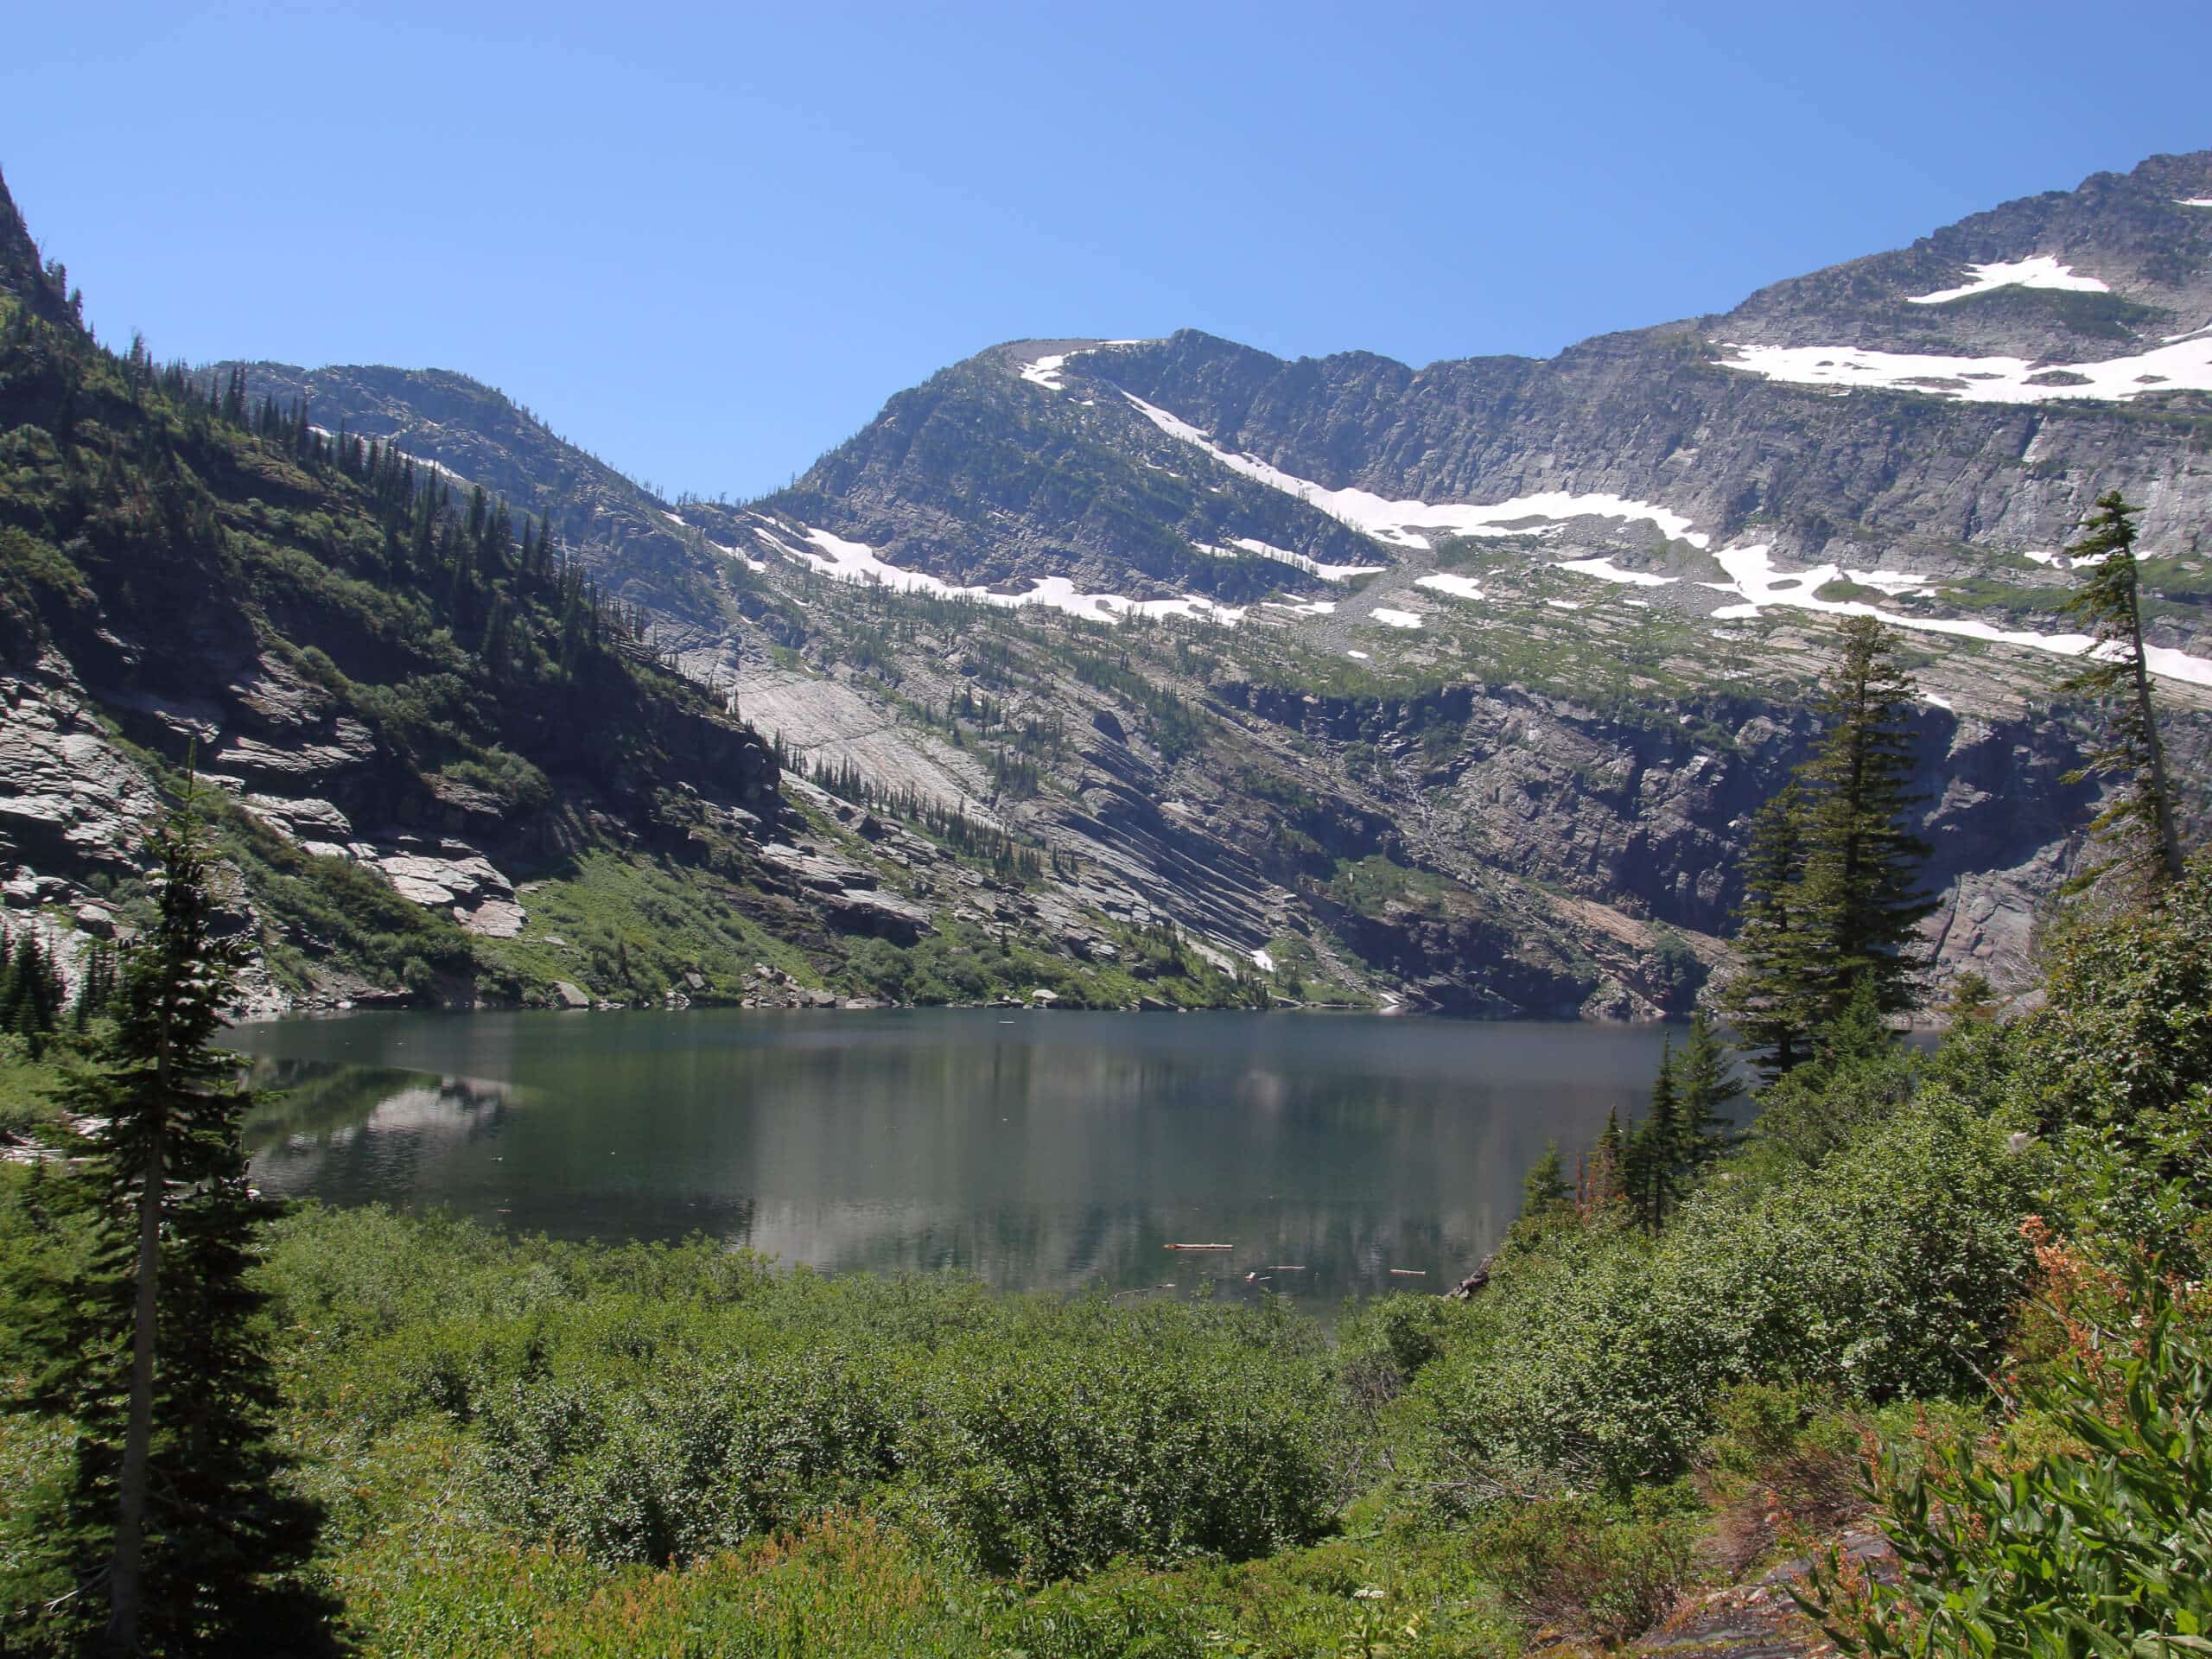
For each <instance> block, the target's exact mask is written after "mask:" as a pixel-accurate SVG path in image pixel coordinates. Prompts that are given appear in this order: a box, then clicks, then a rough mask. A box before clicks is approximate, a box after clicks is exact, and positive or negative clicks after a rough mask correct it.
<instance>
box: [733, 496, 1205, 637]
mask: <svg viewBox="0 0 2212 1659" xmlns="http://www.w3.org/2000/svg"><path fill="white" fill-rule="evenodd" d="M777 529H778V527H777V525H776V524H774V522H773V521H772V520H770V519H766V518H760V516H759V515H757V514H756V515H754V524H753V534H754V535H755V536H757V537H760V539H761V540H762V541H764V542H766V543H767V544H768V545H769V546H770V547H772V548H773V549H775V550H776V551H778V552H779V553H781V554H782V555H783V556H785V558H788V559H791V560H792V561H794V562H795V563H800V564H804V565H806V566H808V567H810V568H811V569H815V570H818V571H820V572H821V573H822V574H823V575H825V576H828V577H829V578H830V579H831V580H833V581H836V582H880V583H881V584H882V585H883V586H884V587H886V588H891V589H893V591H894V592H897V593H902V594H930V595H931V596H933V597H935V598H938V599H968V600H973V601H976V603H977V604H979V605H996V606H999V607H1003V608H1006V609H1009V610H1015V609H1020V608H1021V607H1024V606H1029V605H1045V606H1049V607H1051V608H1052V609H1053V610H1056V611H1065V612H1066V613H1068V614H1069V615H1070V616H1079V617H1083V618H1084V619H1085V620H1089V621H1092V622H1125V621H1127V620H1128V619H1129V618H1131V617H1133V616H1147V617H1150V616H1189V617H1198V618H1203V619H1204V620H1207V621H1210V622H1218V623H1221V624H1222V625H1223V626H1228V627H1234V626H1236V624H1237V623H1239V622H1241V621H1243V620H1244V610H1243V607H1237V606H1230V605H1217V604H1215V603H1214V602H1213V601H1211V600H1210V599H1200V598H1198V597H1196V596H1191V597H1187V598H1181V599H1143V600H1136V599H1126V598H1124V597H1122V595H1121V594H1082V593H1077V591H1076V587H1075V584H1074V583H1073V582H1070V581H1069V580H1068V579H1067V578H1066V577H1065V576H1039V577H1038V578H1036V579H1035V581H1034V582H1033V583H1032V584H1031V586H1030V588H1029V590H1028V592H1027V593H1021V594H1000V593H994V592H992V591H991V590H990V589H989V588H956V587H954V586H953V585H952V584H951V583H950V582H944V581H942V580H940V579H939V578H938V577H936V576H932V575H929V574H928V573H927V572H925V571H920V570H902V569H899V567H898V566H897V565H895V564H887V563H884V561H883V560H882V559H880V558H879V557H877V556H876V553H875V550H874V548H872V547H870V546H868V543H865V542H849V541H847V540H845V539H844V538H843V537H839V536H832V535H831V534H830V533H829V531H826V530H808V531H806V532H805V535H806V539H807V540H808V541H810V542H811V543H814V547H815V549H817V550H808V549H806V548H804V547H797V546H794V545H792V544H791V543H790V542H787V541H785V540H784V539H783V537H781V536H780V535H779V534H778V533H777Z"/></svg>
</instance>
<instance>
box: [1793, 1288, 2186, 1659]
mask: <svg viewBox="0 0 2212 1659" xmlns="http://www.w3.org/2000/svg"><path fill="white" fill-rule="evenodd" d="M2144 1290H2145V1294H2144V1296H2143V1299H2142V1300H2143V1306H2141V1308H2140V1310H2139V1318H2137V1319H2134V1320H2132V1321H2130V1322H2129V1323H2128V1324H2126V1325H2123V1326H2122V1327H2121V1328H2119V1329H2115V1330H2105V1331H2098V1332H2094V1335H2093V1338H2092V1340H2091V1341H2090V1343H2089V1344H2087V1345H2085V1346H2084V1347H2083V1348H2082V1349H2080V1350H2078V1351H2075V1353H2074V1354H2073V1355H2072V1356H2070V1361H2069V1363H2066V1364H2064V1365H2062V1366H2061V1367H2059V1368H2058V1370H2056V1372H2055V1373H2054V1375H2053V1376H2052V1377H2051V1379H2050V1382H2049V1383H2047V1384H2045V1385H2044V1386H2042V1387H2038V1388H2036V1389H2032V1390H2031V1391H2030V1392H2029V1394H2028V1396H2027V1397H2028V1400H2029V1402H2030V1403H2031V1404H2033V1405H2034V1406H2036V1407H2037V1408H2039V1409H2040V1410H2041V1411H2042V1412H2043V1413H2044V1414H2045V1415H2046V1416H2047V1417H2049V1418H2050V1420H2051V1423H2052V1425H2053V1426H2054V1427H2056V1429H2057V1430H2058V1431H2059V1433H2060V1434H2061V1435H2062V1436H2063V1438H2064V1439H2066V1440H2071V1441H2072V1442H2074V1443H2075V1444H2077V1445H2078V1446H2080V1447H2082V1450H2081V1451H2079V1452H2070V1451H2069V1452H2057V1453H2056V1454H2053V1455H2050V1456H2048V1457H2045V1458H2043V1459H2040V1460H2039V1461H2037V1462H2035V1463H2032V1464H2031V1465H2028V1466H2027V1467H2024V1468H2020V1469H2017V1470H2011V1471H2008V1470H2005V1469H2004V1468H2002V1467H1992V1466H1988V1465H1985V1464H1983V1463H1982V1462H1981V1461H1980V1459H1978V1458H1977V1456H1976V1454H1975V1451H1974V1446H1973V1445H1972V1443H1971V1442H1963V1443H1953V1444H1951V1445H1948V1446H1942V1447H1940V1448H1939V1449H1938V1450H1937V1451H1936V1454H1935V1456H1934V1457H1933V1459H1930V1460H1929V1461H1928V1462H1927V1464H1926V1465H1925V1466H1923V1467H1913V1466H1910V1465H1905V1464H1903V1463H1901V1462H1900V1461H1899V1460H1898V1459H1896V1458H1894V1457H1891V1458H1888V1459H1885V1461H1884V1463H1883V1465H1882V1466H1881V1470H1880V1472H1879V1474H1878V1477H1877V1478H1876V1481H1875V1483H1874V1485H1873V1489H1872V1490H1873V1492H1874V1493H1875V1494H1876V1495H1877V1496H1878V1497H1880V1498H1881V1499H1882V1501H1883V1504H1884V1507H1885V1518H1884V1523H1883V1529H1884V1531H1885V1533H1886V1534H1887V1535H1888V1537H1889V1539H1890V1541H1891V1544H1892V1545H1893V1546H1894V1548H1895V1549H1896V1552H1897V1564H1898V1568H1899V1573H1898V1578H1897V1582H1896V1583H1895V1584H1894V1585H1891V1584H1885V1583H1882V1582H1879V1581H1871V1580H1868V1579H1867V1578H1866V1576H1865V1575H1864V1574H1863V1573H1859V1572H1858V1571H1856V1570H1855V1569H1854V1568H1853V1567H1849V1566H1847V1564H1846V1563H1845V1562H1844V1561H1843V1560H1840V1558H1839V1557H1838V1556H1836V1555H1834V1554H1831V1555H1830V1556H1829V1558H1828V1559H1827V1561H1826V1562H1825V1563H1824V1564H1823V1565H1822V1566H1821V1567H1820V1568H1819V1569H1818V1570H1817V1572H1816V1573H1815V1577H1814V1579H1813V1580H1812V1582H1811V1584H1810V1586H1809V1588H1808V1592H1807V1594H1806V1596H1805V1598H1804V1600H1805V1605H1806V1606H1807V1607H1808V1611H1813V1612H1814V1613H1815V1615H1816V1616H1817V1617H1818V1618H1820V1619H1821V1624H1822V1625H1823V1627H1824V1628H1825V1629H1827V1631H1828V1632H1829V1634H1830V1635H1832V1636H1834V1637H1835V1638H1836V1639H1837V1641H1838V1642H1839V1643H1840V1645H1841V1646H1842V1647H1843V1649H1844V1650H1845V1651H1846V1652H1848V1653H1853V1654H1860V1655H1866V1656H1868V1659H1908V1656H1910V1659H1919V1656H1922V1655H1926V1654H1932V1653H1944V1654H1961V1655H1989V1656H1998V1655H2005V1656H2015V1655H2016V1656H2019V1659H2077V1656H2081V1659H2088V1656H2101V1655H2105V1654H2112V1655H2115V1656H2131V1659H2135V1656H2139V1659H2167V1656H2171V1659H2179V1656H2182V1655H2183V1654H2188V1653H2203V1652H2205V1651H2208V1650H2212V1356H2208V1355H2207V1353H2206V1351H2205V1349H2204V1345H2203V1344H2202V1339H2201V1338H2199V1337H2198V1336H2196V1334H2195V1333H2193V1332H2187V1331H2185V1330H2183V1329H2182V1328H2181V1327H2179V1326H2178V1325H2177V1322H2176V1320H2175V1318H2174V1310H2173V1307H2172V1306H2171V1303H2170V1302H2168V1300H2166V1297H2165V1295H2164V1292H2163V1289H2162V1288H2161V1287H2158V1286H2157V1284H2156V1281H2148V1282H2146V1284H2145V1287H2144Z"/></svg>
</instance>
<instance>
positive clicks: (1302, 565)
mask: <svg viewBox="0 0 2212 1659" xmlns="http://www.w3.org/2000/svg"><path fill="white" fill-rule="evenodd" d="M1230 546H1231V547H1240V548H1243V550H1244V551H1246V552H1247V553H1250V554H1254V555H1255V556H1258V557H1260V558H1262V559H1273V560H1274V562H1275V563H1277V564H1287V565H1289V566H1290V567H1291V568H1292V569H1294V570H1303V571H1305V572H1306V575H1309V576H1319V577H1320V578H1321V580H1322V581H1324V582H1348V581H1350V580H1351V578H1352V577H1354V576H1371V575H1377V574H1379V573H1380V572H1382V571H1384V570H1388V569H1389V568H1390V567H1389V565H1387V564H1323V563H1321V562H1320V561H1319V559H1309V558H1307V557H1306V555H1305V554H1303V553H1293V552H1291V551H1290V550H1288V549H1287V548H1281V547H1274V546H1270V545H1269V544H1268V543H1266V542H1255V541H1254V540H1253V539H1252V538H1251V537H1249V536H1238V537H1233V538H1232V539H1231V540H1230ZM1224 557H1226V555H1224Z"/></svg>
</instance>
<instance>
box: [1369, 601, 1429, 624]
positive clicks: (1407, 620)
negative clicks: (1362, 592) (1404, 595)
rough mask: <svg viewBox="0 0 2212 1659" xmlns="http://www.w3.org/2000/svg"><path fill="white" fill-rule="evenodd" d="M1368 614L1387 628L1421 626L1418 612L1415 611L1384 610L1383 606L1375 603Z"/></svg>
mask: <svg viewBox="0 0 2212 1659" xmlns="http://www.w3.org/2000/svg"><path fill="white" fill-rule="evenodd" d="M1368 614H1369V615H1370V616H1372V617H1373V618H1374V619H1375V620H1376V621H1377V622H1380V623H1381V624H1383V626H1385V627H1388V628H1417V627H1419V626H1421V615H1420V613H1418V612H1416V611H1393V610H1386V609H1385V608H1384V607H1382V606H1380V605H1377V606H1376V607H1375V608H1374V609H1373V610H1372V611H1370V612H1369V613H1368Z"/></svg>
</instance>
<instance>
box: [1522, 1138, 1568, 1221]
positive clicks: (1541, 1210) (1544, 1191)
mask: <svg viewBox="0 0 2212 1659" xmlns="http://www.w3.org/2000/svg"><path fill="white" fill-rule="evenodd" d="M1566 1202H1567V1171H1566V1168H1565V1166H1563V1165H1562V1164H1561V1162H1560V1155H1559V1142H1558V1141H1546V1142H1544V1155H1543V1156H1542V1157H1541V1158H1539V1159H1537V1160H1536V1161H1535V1164H1534V1165H1532V1166H1530V1167H1529V1173H1528V1174H1527V1175H1526V1176H1524V1177H1523V1178H1522V1182H1521V1214H1522V1217H1523V1218H1527V1217H1535V1216H1541V1215H1545V1214H1548V1213H1549V1212H1550V1211H1552V1210H1554V1209H1555V1208H1557V1207H1558V1206H1559V1205H1562V1204H1565V1203H1566Z"/></svg>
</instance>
